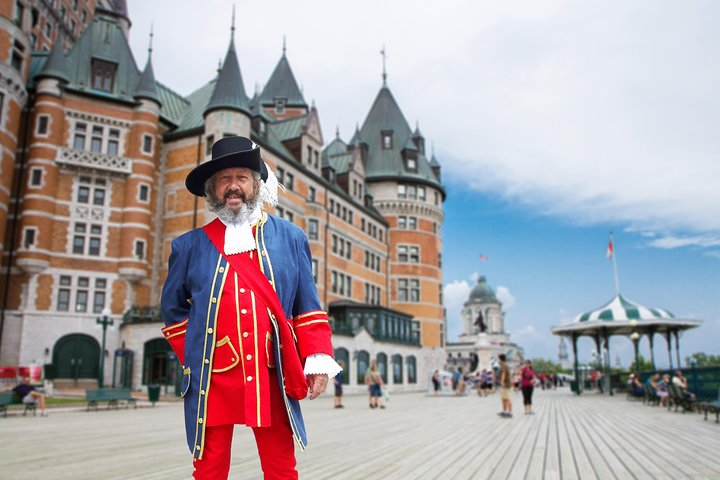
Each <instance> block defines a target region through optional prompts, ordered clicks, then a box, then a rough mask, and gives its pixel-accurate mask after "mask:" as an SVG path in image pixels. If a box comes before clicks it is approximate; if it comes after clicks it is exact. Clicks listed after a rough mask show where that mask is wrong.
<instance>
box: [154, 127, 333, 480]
mask: <svg viewBox="0 0 720 480" xmlns="http://www.w3.org/2000/svg"><path fill="white" fill-rule="evenodd" d="M185 185H186V187H187V189H188V190H189V191H190V192H191V193H193V194H194V195H197V196H201V197H205V199H206V202H207V204H208V208H209V209H210V211H212V212H214V213H216V214H217V216H218V218H216V219H215V220H213V221H212V222H210V223H209V224H207V225H205V226H204V227H202V228H198V229H194V230H192V231H190V232H188V233H186V234H184V235H182V236H180V237H178V238H177V239H175V240H174V241H173V243H172V251H171V253H170V259H169V267H168V275H167V279H166V281H165V285H164V287H163V292H162V301H161V304H162V314H163V319H164V321H165V325H166V326H165V328H163V333H164V335H165V338H166V339H167V340H168V342H170V345H171V346H172V349H173V351H174V352H175V353H176V354H177V356H178V359H179V360H180V362H181V363H182V365H183V382H182V392H181V394H182V396H183V398H184V401H185V429H186V435H187V441H188V446H189V448H190V450H191V451H192V453H193V456H194V460H193V464H194V467H195V470H194V474H193V475H194V477H195V478H198V479H213V480H216V479H224V478H227V475H228V471H229V468H230V450H231V444H232V435H233V426H234V425H235V424H241V425H247V426H249V427H252V429H253V433H254V434H255V440H256V443H257V448H258V453H259V455H260V463H261V465H262V469H263V472H264V475H265V478H266V479H269V478H277V479H289V478H297V471H296V470H295V451H294V446H295V444H297V445H298V447H299V448H300V449H304V448H305V445H306V436H305V428H304V425H303V421H302V416H301V414H300V408H299V404H298V401H299V400H301V399H303V398H305V397H306V396H308V392H309V398H310V399H314V398H316V397H317V396H318V395H320V394H321V393H323V392H324V391H325V388H326V386H327V382H328V377H332V376H334V375H335V374H337V372H338V371H339V370H340V367H339V366H338V365H337V363H335V361H334V360H333V359H332V354H333V349H332V344H331V330H330V325H329V323H328V317H327V313H326V312H324V311H323V310H322V309H321V308H320V302H319V299H318V295H317V289H316V288H315V283H314V281H313V276H312V265H311V257H310V249H309V246H308V242H307V237H306V236H305V234H304V232H303V231H302V230H301V229H300V228H298V227H297V226H296V225H294V224H292V223H290V222H287V221H285V220H283V219H280V218H277V217H274V216H271V215H267V214H266V213H264V212H262V211H261V207H262V206H263V205H264V204H269V205H275V204H277V188H278V183H277V179H276V178H275V177H274V174H273V173H272V171H270V169H269V168H268V167H267V165H266V164H265V163H264V162H263V161H262V159H261V158H260V148H259V147H258V146H257V145H256V144H254V143H253V142H252V141H251V140H249V139H247V138H244V137H227V138H223V139H222V140H219V141H218V142H216V143H215V145H213V147H212V159H211V160H209V161H207V162H205V163H202V164H200V165H199V166H197V167H196V168H195V169H194V170H192V171H191V172H190V174H189V175H188V176H187V179H186V180H185Z"/></svg>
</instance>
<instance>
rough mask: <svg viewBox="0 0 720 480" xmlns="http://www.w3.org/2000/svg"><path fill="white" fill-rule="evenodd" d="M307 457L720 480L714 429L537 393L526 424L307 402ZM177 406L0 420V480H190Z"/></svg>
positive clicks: (457, 471)
mask: <svg viewBox="0 0 720 480" xmlns="http://www.w3.org/2000/svg"><path fill="white" fill-rule="evenodd" d="M303 403H304V411H305V417H306V423H307V426H308V430H309V435H310V447H309V449H308V450H307V451H306V452H304V453H300V452H299V453H298V470H299V472H300V477H301V478H306V479H313V480H321V479H328V480H329V479H363V480H367V479H376V478H381V479H384V480H392V479H413V480H414V479H452V480H456V479H506V478H507V479H548V480H551V479H552V480H566V479H593V478H597V479H602V480H605V479H613V478H615V479H626V478H634V479H681V478H688V479H690V478H692V479H717V478H720V425H718V424H717V423H715V422H714V421H713V420H714V419H713V420H708V421H704V420H703V417H702V416H701V415H698V414H692V413H687V414H682V413H674V412H668V411H667V410H666V409H664V408H659V407H648V406H644V405H642V403H639V402H629V401H626V400H625V399H624V398H623V397H622V396H616V397H604V396H599V395H595V394H587V395H583V396H581V397H575V396H573V395H571V394H570V393H569V392H568V390H567V389H561V390H558V391H555V392H551V391H546V392H544V391H536V394H535V404H536V405H535V411H536V414H535V415H523V414H522V405H521V403H522V401H521V398H520V395H518V394H514V395H513V403H514V406H515V417H514V418H512V419H505V418H500V417H498V416H497V412H498V410H499V406H500V398H499V396H498V395H492V396H490V397H487V398H479V397H478V396H476V395H473V396H467V397H460V398H457V397H428V396H425V395H422V394H397V395H394V396H393V397H392V399H391V400H390V402H388V408H387V409H385V410H379V409H378V410H371V409H369V408H368V406H367V398H366V397H364V396H351V397H346V398H345V399H344V403H345V405H346V408H344V409H333V408H332V400H331V398H330V397H323V398H320V399H318V400H314V401H311V402H310V401H306V402H303ZM256 457H257V454H256V453H255V446H254V440H253V437H252V434H251V432H250V431H249V430H248V429H246V428H245V427H237V428H236V433H235V437H234V444H233V466H232V469H231V471H230V478H231V479H260V478H262V475H261V473H260V465H259V462H258V460H257V458H256ZM191 470H192V467H191V457H190V454H189V453H187V450H186V446H185V441H184V433H183V431H182V406H181V405H180V404H179V403H173V402H168V403H164V402H163V403H160V404H158V405H157V406H156V407H155V408H150V407H149V406H146V408H138V409H136V410H133V409H129V410H117V411H115V410H114V411H105V410H102V409H101V410H100V411H98V412H85V411H84V410H80V409H63V410H60V409H58V410H50V416H49V417H47V418H41V417H23V416H22V415H20V414H19V413H18V412H17V410H11V412H10V414H9V416H8V418H0V479H14V480H23V479H28V480H35V479H38V478H51V479H58V480H62V479H74V480H78V479H109V480H115V479H118V480H122V479H127V480H140V479H147V480H166V479H167V480H172V479H181V478H190V472H191Z"/></svg>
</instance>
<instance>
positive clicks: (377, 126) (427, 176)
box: [353, 85, 444, 192]
mask: <svg viewBox="0 0 720 480" xmlns="http://www.w3.org/2000/svg"><path fill="white" fill-rule="evenodd" d="M383 132H392V148H387V149H386V148H383V138H382V136H383ZM356 136H357V135H356ZM412 136H413V131H412V130H411V129H410V126H409V125H408V122H407V120H405V117H404V116H403V114H402V111H401V110H400V107H399V106H398V104H397V102H396V101H395V98H394V97H393V95H392V93H391V92H390V89H389V88H388V87H387V86H385V85H383V86H382V88H381V89H380V92H379V93H378V95H377V97H376V98H375V102H374V103H373V105H372V107H371V108H370V112H369V113H368V115H367V117H366V118H365V122H364V123H363V125H362V128H361V129H360V136H359V138H360V140H361V141H362V142H363V143H365V144H367V146H368V156H367V159H366V163H365V175H366V178H367V179H368V180H369V181H372V180H373V179H374V178H375V179H380V178H386V177H395V178H398V179H399V180H400V179H401V180H406V181H412V180H416V181H419V182H421V183H428V184H431V185H433V186H435V187H436V188H438V189H440V190H441V191H443V192H444V189H443V187H442V185H441V184H440V182H439V181H438V179H437V177H436V176H435V174H434V173H433V171H432V169H431V168H430V164H429V161H428V159H427V158H426V157H425V155H423V154H422V152H419V151H418V152H417V171H416V172H414V171H409V170H407V169H406V168H405V162H404V161H403V156H402V151H403V150H405V149H410V150H415V151H417V147H416V146H415V144H414V142H413V141H412ZM353 138H354V139H355V137H353Z"/></svg>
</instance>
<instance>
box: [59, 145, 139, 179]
mask: <svg viewBox="0 0 720 480" xmlns="http://www.w3.org/2000/svg"><path fill="white" fill-rule="evenodd" d="M57 163H59V164H61V165H67V166H69V167H79V168H89V169H93V170H100V171H105V172H112V173H121V174H124V175H130V172H131V171H132V163H131V162H130V159H128V158H124V157H115V156H112V155H107V154H105V153H96V152H89V151H87V150H75V149H74V148H61V149H60V151H59V152H58V158H57Z"/></svg>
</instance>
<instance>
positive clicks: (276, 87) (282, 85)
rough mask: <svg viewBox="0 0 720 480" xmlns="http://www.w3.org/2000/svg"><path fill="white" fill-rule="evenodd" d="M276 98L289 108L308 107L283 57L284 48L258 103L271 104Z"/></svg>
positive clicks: (284, 56) (288, 64)
mask: <svg viewBox="0 0 720 480" xmlns="http://www.w3.org/2000/svg"><path fill="white" fill-rule="evenodd" d="M276 98H284V99H285V101H286V104H285V105H286V106H289V107H305V108H307V106H308V105H307V102H305V98H304V97H303V94H302V92H301V91H300V87H299V86H298V83H297V81H296V80H295V75H293V72H292V69H291V68H290V62H288V59H287V56H286V55H285V48H284V47H283V54H282V57H280V61H279V62H278V64H277V65H276V66H275V70H273V72H272V75H270V80H268V82H267V84H266V85H265V88H263V91H262V93H261V94H260V102H261V103H262V104H263V105H267V104H272V103H274V102H275V99H276Z"/></svg>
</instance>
